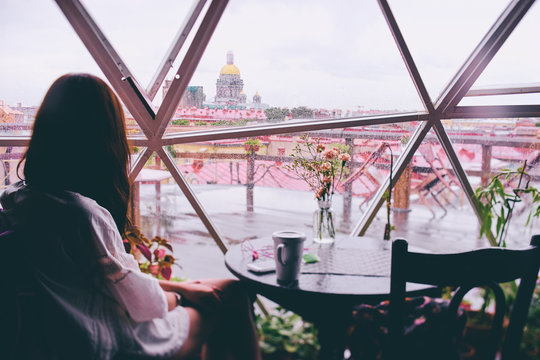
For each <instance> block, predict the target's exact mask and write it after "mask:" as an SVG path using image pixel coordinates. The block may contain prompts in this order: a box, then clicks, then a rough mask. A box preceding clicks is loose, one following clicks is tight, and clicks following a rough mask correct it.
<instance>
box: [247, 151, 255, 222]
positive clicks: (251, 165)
mask: <svg viewBox="0 0 540 360" xmlns="http://www.w3.org/2000/svg"><path fill="white" fill-rule="evenodd" d="M247 161H248V163H247V171H246V177H247V179H246V205H247V211H248V212H253V188H254V187H255V183H254V182H253V181H254V177H255V151H253V150H251V152H249V154H248V160H247Z"/></svg>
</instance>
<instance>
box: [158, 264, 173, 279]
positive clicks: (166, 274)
mask: <svg viewBox="0 0 540 360" xmlns="http://www.w3.org/2000/svg"><path fill="white" fill-rule="evenodd" d="M160 273H161V276H163V278H164V279H165V280H170V279H171V274H172V270H171V267H170V266H163V267H162V268H161V271H160Z"/></svg>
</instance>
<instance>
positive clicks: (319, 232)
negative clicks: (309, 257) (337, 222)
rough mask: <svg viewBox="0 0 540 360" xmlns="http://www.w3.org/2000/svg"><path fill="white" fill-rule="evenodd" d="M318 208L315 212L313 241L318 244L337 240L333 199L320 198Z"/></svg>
mask: <svg viewBox="0 0 540 360" xmlns="http://www.w3.org/2000/svg"><path fill="white" fill-rule="evenodd" d="M317 205H318V207H319V208H318V209H317V210H315V212H314V213H313V241H314V242H316V243H318V244H332V243H334V241H335V240H336V230H335V228H334V212H333V211H332V209H331V207H332V201H331V200H318V201H317Z"/></svg>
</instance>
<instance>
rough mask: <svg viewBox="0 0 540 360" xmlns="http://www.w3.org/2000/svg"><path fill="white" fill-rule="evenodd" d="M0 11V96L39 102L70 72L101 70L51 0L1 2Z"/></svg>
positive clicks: (30, 103)
mask: <svg viewBox="0 0 540 360" xmlns="http://www.w3.org/2000/svg"><path fill="white" fill-rule="evenodd" d="M0 10H1V12H2V14H3V15H4V17H5V19H4V20H3V21H1V22H0V42H1V43H2V56H1V57H0V77H1V78H2V81H1V83H0V100H3V101H4V102H5V103H6V104H8V105H10V106H13V107H16V106H17V105H18V104H19V103H21V104H22V106H25V107H32V106H37V105H38V104H39V103H40V102H41V100H42V98H43V96H44V95H45V92H46V91H47V89H48V88H49V86H50V85H51V84H52V83H53V81H54V80H56V79H57V78H58V77H59V76H61V75H63V74H65V73H68V72H90V73H93V74H96V75H98V76H100V77H101V78H104V77H103V74H102V73H101V71H100V70H99V68H98V67H97V65H96V64H95V62H94V60H93V59H92V58H91V57H90V55H89V54H88V51H87V50H86V49H85V47H84V45H83V44H82V42H81V41H80V40H79V38H78V37H77V35H76V34H75V32H74V31H73V29H72V28H71V26H70V25H69V23H68V21H67V20H66V19H65V17H64V15H63V14H62V13H61V11H60V9H59V8H58V6H57V5H56V4H55V3H54V2H41V1H35V2H33V4H32V5H30V4H29V3H28V2H20V1H7V2H5V1H3V2H2V4H1V5H0Z"/></svg>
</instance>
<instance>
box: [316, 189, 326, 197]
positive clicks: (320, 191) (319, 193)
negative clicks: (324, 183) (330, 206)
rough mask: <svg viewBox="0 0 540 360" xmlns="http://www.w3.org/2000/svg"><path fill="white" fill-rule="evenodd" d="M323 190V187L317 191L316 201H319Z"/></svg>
mask: <svg viewBox="0 0 540 360" xmlns="http://www.w3.org/2000/svg"><path fill="white" fill-rule="evenodd" d="M324 190H325V188H323V187H322V188H320V189H319V190H317V193H316V194H315V197H316V198H317V199H320V198H321V196H322V195H323V193H324Z"/></svg>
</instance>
